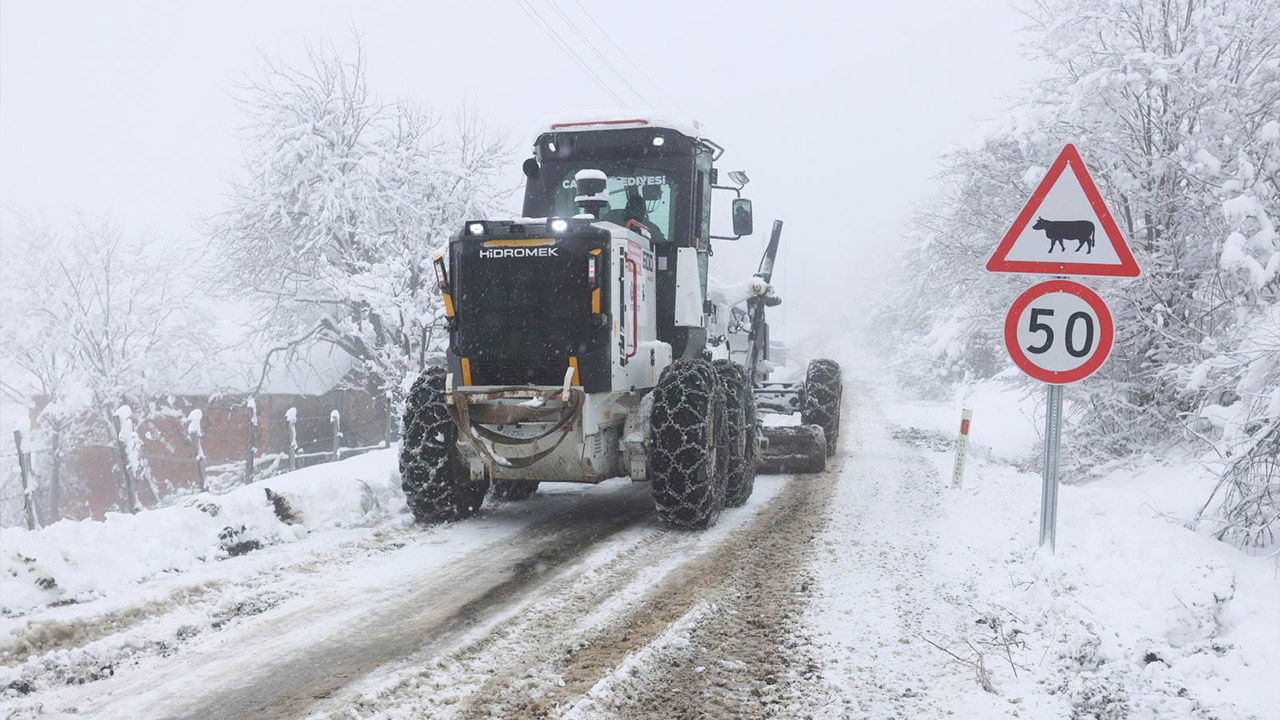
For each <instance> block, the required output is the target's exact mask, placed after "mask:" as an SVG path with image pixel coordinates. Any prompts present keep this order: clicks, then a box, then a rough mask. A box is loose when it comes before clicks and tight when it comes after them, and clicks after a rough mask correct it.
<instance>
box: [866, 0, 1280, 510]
mask: <svg viewBox="0 0 1280 720" xmlns="http://www.w3.org/2000/svg"><path fill="white" fill-rule="evenodd" d="M1031 17H1032V20H1033V27H1032V32H1033V37H1032V39H1031V42H1030V43H1029V44H1028V49H1029V52H1030V53H1031V54H1032V55H1033V56H1035V58H1036V59H1037V60H1038V61H1039V62H1040V64H1041V65H1043V66H1044V67H1046V68H1047V70H1048V71H1047V74H1046V76H1045V77H1044V78H1043V79H1042V80H1041V81H1040V82H1039V83H1038V84H1036V85H1035V86H1034V87H1033V88H1031V89H1030V90H1029V91H1028V92H1027V93H1026V94H1025V95H1024V96H1023V97H1022V98H1021V99H1020V100H1019V101H1018V102H1017V104H1016V106H1015V107H1014V108H1013V109H1012V110H1011V112H1010V113H1009V114H1008V117H1007V118H1005V119H1004V120H1003V121H1001V122H999V123H996V124H995V125H993V127H992V128H991V129H990V132H989V133H988V135H987V137H986V139H985V140H984V141H983V142H982V143H980V144H979V145H977V146H976V147H971V148H964V149H960V150H957V151H955V152H953V153H951V154H949V155H948V156H947V157H946V158H945V159H944V171H943V177H944V182H945V185H944V191H943V193H942V194H941V196H940V197H939V198H938V199H937V201H936V202H935V203H934V204H933V205H932V206H930V207H929V208H928V209H927V210H926V211H925V212H923V213H921V214H920V216H919V217H918V218H917V221H916V223H915V227H914V230H913V233H912V244H911V246H910V249H909V250H908V252H907V262H906V263H904V265H905V266H908V267H914V268H919V267H921V266H922V264H923V266H925V267H945V268H946V269H947V272H938V273H921V275H922V277H927V278H928V279H927V281H922V282H916V283H914V284H910V285H908V284H907V283H900V286H902V287H907V288H908V290H907V292H908V293H909V294H910V295H911V302H912V303H913V306H914V307H916V308H927V309H928V310H927V311H924V312H917V314H916V315H915V316H914V317H910V318H904V317H903V316H902V314H901V312H899V311H886V312H885V314H884V316H883V318H882V319H883V320H885V321H886V323H885V324H886V325H890V324H892V325H897V326H901V327H905V328H906V329H905V331H904V332H905V333H906V339H909V340H910V342H909V343H908V344H907V347H910V348H915V350H914V352H915V353H916V358H918V360H917V361H916V362H914V363H912V364H913V366H915V367H920V368H931V369H935V370H931V371H930V374H932V375H933V376H934V377H935V378H940V379H941V380H944V381H950V380H954V379H961V378H963V377H965V376H966V374H967V375H969V376H976V377H983V376H985V375H986V374H988V373H990V372H992V370H993V368H992V367H991V365H990V363H989V359H990V358H991V357H993V356H996V357H999V356H1000V355H1003V353H1004V350H1003V347H1002V340H1001V337H1002V336H1001V333H1000V332H999V325H1000V323H1001V322H1002V321H1003V317H1004V313H1005V311H1006V310H1007V308H1008V305H1009V302H1010V301H1011V300H1012V298H1013V296H1014V294H1015V293H1016V292H1017V291H1018V290H1019V289H1021V288H1025V287H1026V286H1027V285H1028V283H1027V281H1026V278H1020V279H1019V278H1013V279H1010V278H996V277H991V276H988V275H987V274H986V273H985V270H984V267H983V266H984V262H985V260H986V258H987V257H988V256H989V255H990V253H991V250H992V249H993V248H994V246H995V244H996V243H997V242H998V240H999V239H1000V237H1001V236H1002V235H1003V234H1004V232H1005V230H1007V228H1008V226H1009V225H1010V224H1011V222H1012V220H1013V218H1014V217H1015V216H1016V214H1017V211H1018V210H1019V209H1020V208H1021V205H1022V203H1024V202H1025V201H1026V198H1027V197H1028V196H1029V195H1030V192H1031V190H1032V189H1033V188H1034V187H1035V185H1036V183H1037V182H1038V181H1039V180H1040V178H1041V177H1042V176H1043V174H1044V172H1045V169H1046V168H1047V167H1048V166H1049V164H1050V163H1051V162H1052V161H1053V159H1054V157H1055V156H1056V155H1057V153H1058V152H1059V151H1060V150H1061V148H1062V146H1063V145H1064V144H1066V143H1068V142H1072V143H1075V144H1076V145H1077V146H1078V147H1079V149H1080V151H1081V153H1082V154H1083V156H1084V158H1085V162H1086V163H1087V164H1088V165H1089V169H1090V171H1091V173H1092V174H1093V176H1094V179H1095V180H1096V181H1097V183H1098V185H1099V188H1100V190H1101V191H1102V194H1103V196H1104V197H1105V198H1106V199H1107V202H1108V205H1109V207H1110V209H1111V212H1112V215H1114V216H1115V217H1116V219H1117V221H1118V223H1119V224H1120V228H1121V230H1122V232H1123V233H1124V235H1125V237H1126V239H1127V240H1128V242H1129V244H1130V246H1131V248H1132V249H1133V251H1134V254H1135V255H1136V257H1137V259H1138V262H1139V263H1140V265H1141V266H1142V272H1143V274H1142V276H1141V277H1140V278H1138V279H1136V280H1133V281H1114V280H1108V281H1105V282H1103V283H1098V284H1097V285H1098V286H1099V287H1098V289H1099V290H1101V291H1102V294H1103V296H1104V298H1105V299H1106V300H1107V301H1108V304H1109V305H1110V306H1111V309H1112V312H1113V314H1114V315H1115V317H1116V327H1117V337H1116V345H1115V347H1114V349H1113V350H1112V353H1111V357H1110V359H1109V361H1108V362H1107V364H1106V365H1105V366H1104V367H1103V369H1102V370H1101V371H1100V372H1099V373H1098V375H1096V376H1095V377H1093V378H1091V379H1090V380H1089V381H1087V382H1085V383H1081V384H1080V385H1078V386H1076V387H1073V389H1072V395H1073V396H1074V397H1073V399H1074V400H1076V401H1077V402H1078V406H1079V407H1081V408H1084V409H1085V411H1084V412H1083V413H1081V414H1080V415H1079V416H1078V418H1079V422H1078V426H1077V427H1076V428H1075V429H1074V430H1073V432H1072V436H1073V437H1074V438H1075V439H1076V442H1075V443H1074V445H1075V450H1076V451H1077V452H1076V454H1077V455H1079V454H1080V453H1084V452H1091V453H1096V454H1097V455H1106V456H1120V455H1124V454H1127V453H1129V452H1132V451H1135V450H1137V449H1140V448H1146V447H1150V446H1151V445H1153V444H1159V443H1162V442H1167V441H1168V440H1170V439H1173V438H1191V437H1195V438H1202V439H1204V440H1206V441H1208V442H1209V443H1211V444H1212V445H1213V446H1214V448H1215V449H1216V451H1217V452H1219V453H1221V454H1222V455H1223V456H1224V457H1226V458H1228V459H1230V458H1234V457H1238V456H1239V455H1240V453H1242V452H1250V451H1251V448H1255V447H1257V446H1258V443H1260V442H1262V439H1263V437H1264V435H1265V434H1266V433H1267V432H1270V428H1273V427H1274V426H1275V423H1276V422H1277V420H1278V419H1280V305H1278V303H1280V237H1277V233H1276V231H1275V225H1276V222H1277V218H1280V6H1277V5H1276V4H1275V3H1274V2H1268V1H1267V0H1174V1H1173V2H1165V3H1149V2H1143V1H1142V0H1083V1H1077V0H1070V1H1068V0H1043V1H1042V2H1038V3H1036V5H1035V6H1034V8H1033V10H1032V12H1031ZM943 339H945V340H946V341H945V342H942V340H943ZM1001 367H1007V364H1006V363H1003V362H998V363H996V364H995V368H1001ZM1272 467H1274V465H1273V466H1272ZM1240 476H1241V477H1253V474H1252V473H1244V474H1243V475H1240ZM1264 476H1268V477H1270V478H1271V479H1270V480H1267V481H1265V482H1274V481H1275V478H1274V473H1271V474H1270V475H1267V474H1266V473H1264ZM1245 495H1248V496H1251V497H1254V496H1256V495H1257V494H1256V493H1253V492H1246V493H1245ZM1230 504H1231V502H1230V501H1228V506H1229V505H1230ZM1269 508H1270V509H1269V510H1267V511H1266V513H1269V517H1271V518H1273V519H1274V518H1275V517H1276V515H1277V507H1276V505H1275V503H1274V502H1272V503H1271V504H1270V506H1269ZM1228 512H1230V510H1229V509H1228Z"/></svg>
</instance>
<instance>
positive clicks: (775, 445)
mask: <svg viewBox="0 0 1280 720" xmlns="http://www.w3.org/2000/svg"><path fill="white" fill-rule="evenodd" d="M764 437H765V440H766V441H767V444H766V445H765V448H764V452H763V453H762V454H761V457H760V464H759V467H758V470H757V472H761V473H768V474H776V473H819V472H822V471H823V470H825V469H826V467H827V439H826V435H825V434H824V433H823V432H822V428H821V427H820V426H818V425H787V426H781V427H766V428H764Z"/></svg>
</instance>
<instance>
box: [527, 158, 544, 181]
mask: <svg viewBox="0 0 1280 720" xmlns="http://www.w3.org/2000/svg"><path fill="white" fill-rule="evenodd" d="M522 169H523V170H524V175H525V177H529V178H536V177H538V173H540V172H542V167H541V166H539V165H538V161H537V159H535V158H529V159H528V160H525V161H524V167H523V168H522Z"/></svg>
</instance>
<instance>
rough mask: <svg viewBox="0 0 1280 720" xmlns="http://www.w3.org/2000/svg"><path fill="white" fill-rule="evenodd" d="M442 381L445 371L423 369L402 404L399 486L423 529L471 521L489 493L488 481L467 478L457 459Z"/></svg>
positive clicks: (455, 430)
mask: <svg viewBox="0 0 1280 720" xmlns="http://www.w3.org/2000/svg"><path fill="white" fill-rule="evenodd" d="M444 378H445V370H444V368H439V367H432V368H427V369H426V371H424V372H423V373H422V375H420V376H419V377H418V379H417V380H416V381H415V382H414V383H413V389H412V390H410V391H409V399H408V401H407V402H406V403H405V410H404V440H403V443H402V444H401V446H400V486H401V487H402V488H404V497H405V501H406V502H407V503H408V505H409V510H411V511H412V512H413V517H414V519H416V520H417V521H418V522H422V523H426V522H436V521H441V520H460V519H462V518H466V517H470V516H472V515H474V514H475V512H476V511H477V510H479V509H480V505H481V503H483V502H484V494H485V491H487V490H488V489H489V483H488V482H487V481H481V482H473V481H472V480H471V479H470V478H469V473H467V471H466V469H465V467H464V466H463V463H462V459H461V458H460V457H459V455H458V448H457V441H458V427H457V425H455V424H454V422H453V419H452V418H450V417H449V413H448V411H447V409H446V408H445V404H444Z"/></svg>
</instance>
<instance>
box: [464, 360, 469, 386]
mask: <svg viewBox="0 0 1280 720" xmlns="http://www.w3.org/2000/svg"><path fill="white" fill-rule="evenodd" d="M462 384H463V385H470V384H471V359H470V358H462Z"/></svg>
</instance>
